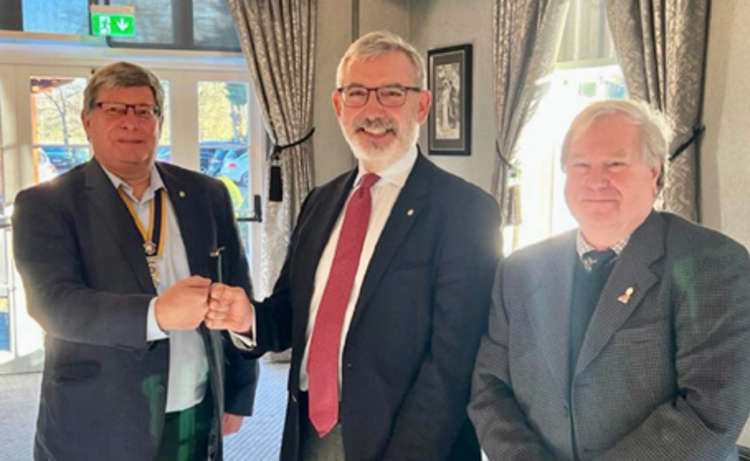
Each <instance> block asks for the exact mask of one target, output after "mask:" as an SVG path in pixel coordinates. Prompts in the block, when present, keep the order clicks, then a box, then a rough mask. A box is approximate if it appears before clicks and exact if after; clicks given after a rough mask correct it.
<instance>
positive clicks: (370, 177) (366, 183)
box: [359, 173, 380, 189]
mask: <svg viewBox="0 0 750 461" xmlns="http://www.w3.org/2000/svg"><path fill="white" fill-rule="evenodd" d="M378 179H380V176H378V175H376V174H375V173H367V174H366V175H364V176H362V182H360V184H359V188H360V189H369V188H371V187H372V185H373V184H375V183H376V182H378Z"/></svg>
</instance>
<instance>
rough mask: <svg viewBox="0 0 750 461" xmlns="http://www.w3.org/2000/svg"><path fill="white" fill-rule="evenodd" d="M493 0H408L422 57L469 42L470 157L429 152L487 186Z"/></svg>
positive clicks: (491, 116)
mask: <svg viewBox="0 0 750 461" xmlns="http://www.w3.org/2000/svg"><path fill="white" fill-rule="evenodd" d="M492 3H493V2H492V1H491V0H441V1H431V2H424V1H413V2H412V4H411V15H410V26H409V29H410V31H411V34H410V35H411V41H412V43H413V44H414V45H415V46H416V47H417V49H418V50H419V51H420V53H422V55H423V56H424V57H425V58H426V56H427V50H429V49H432V48H440V47H445V46H452V45H461V44H465V43H471V44H472V45H473V50H472V54H473V72H472V85H473V86H472V102H471V106H472V117H471V124H472V125H471V130H472V145H471V155H470V156H469V157H459V156H430V160H432V161H433V162H435V163H436V164H438V165H439V166H440V167H442V168H444V169H446V170H448V171H450V172H452V173H454V174H456V175H458V176H461V177H462V178H464V179H466V180H467V181H470V182H472V183H474V184H476V185H478V186H480V187H482V188H483V189H485V190H489V188H490V185H491V181H492V170H493V168H494V164H495V160H494V159H495V154H494V152H495V148H494V142H495V141H494V133H495V129H494V123H495V115H494V95H493V88H494V86H493V82H492V76H493V69H492V67H493V64H492V44H491V40H492V14H491V12H492ZM419 144H420V146H421V147H422V150H423V151H424V152H426V150H427V128H426V126H423V127H422V133H421V136H420V142H419Z"/></svg>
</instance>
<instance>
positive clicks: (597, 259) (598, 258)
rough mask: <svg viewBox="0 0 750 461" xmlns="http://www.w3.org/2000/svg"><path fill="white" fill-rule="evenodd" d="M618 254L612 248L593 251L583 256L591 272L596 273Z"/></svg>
mask: <svg viewBox="0 0 750 461" xmlns="http://www.w3.org/2000/svg"><path fill="white" fill-rule="evenodd" d="M615 256H617V254H616V253H615V252H614V250H612V249H611V248H607V249H606V250H591V251H587V252H586V253H584V254H583V260H584V261H585V262H586V265H587V266H588V267H590V268H591V269H590V270H591V271H595V270H597V269H600V268H602V267H606V266H607V264H609V263H610V262H611V261H612V260H613V259H614V258H615Z"/></svg>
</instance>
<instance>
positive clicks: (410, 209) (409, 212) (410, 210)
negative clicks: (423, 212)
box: [406, 208, 414, 216]
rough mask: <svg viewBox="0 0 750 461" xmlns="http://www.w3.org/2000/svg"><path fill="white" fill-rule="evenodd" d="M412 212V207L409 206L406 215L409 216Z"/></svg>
mask: <svg viewBox="0 0 750 461" xmlns="http://www.w3.org/2000/svg"><path fill="white" fill-rule="evenodd" d="M413 214H414V208H409V210H407V212H406V216H411V215H413Z"/></svg>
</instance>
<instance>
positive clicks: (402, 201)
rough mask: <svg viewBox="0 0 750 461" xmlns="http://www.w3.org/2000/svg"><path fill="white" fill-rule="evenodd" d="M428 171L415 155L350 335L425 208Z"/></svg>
mask: <svg viewBox="0 0 750 461" xmlns="http://www.w3.org/2000/svg"><path fill="white" fill-rule="evenodd" d="M431 168H434V167H433V166H432V165H431V164H430V163H429V162H428V161H427V160H425V159H424V158H423V157H422V155H421V154H419V155H417V160H416V162H415V164H414V168H413V169H412V171H411V173H409V177H408V178H407V179H406V183H405V184H404V188H403V189H402V190H401V193H399V195H398V198H397V199H396V203H394V204H393V209H392V210H391V214H390V216H389V217H388V221H386V224H385V227H384V228H383V232H382V233H381V234H380V238H379V239H378V243H377V244H376V246H375V250H374V252H373V254H372V259H371V260H370V264H369V266H368V268H367V272H366V273H365V277H364V280H363V281H362V287H361V289H360V292H359V299H358V300H357V307H356V308H355V310H354V316H353V317H352V323H351V327H350V329H349V331H350V332H351V331H353V330H354V329H355V328H356V326H357V321H358V319H359V318H361V317H362V311H364V310H365V309H366V308H367V306H368V304H369V301H370V298H371V297H372V295H373V293H375V290H376V288H377V286H378V283H380V279H381V278H382V277H383V274H384V273H385V271H386V270H387V269H388V266H389V265H390V263H391V260H392V259H393V256H394V255H395V254H396V251H397V250H398V249H399V247H400V246H401V244H402V242H403V241H404V239H405V238H406V236H407V234H408V233H409V229H411V227H412V226H413V225H414V223H415V222H416V221H417V220H418V219H419V217H420V215H421V214H422V212H423V211H424V209H425V207H427V205H428V200H426V197H427V196H428V195H429V192H430V187H431V180H432V175H431Z"/></svg>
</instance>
